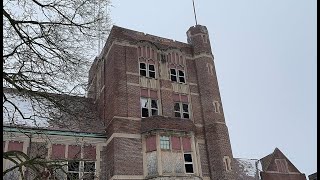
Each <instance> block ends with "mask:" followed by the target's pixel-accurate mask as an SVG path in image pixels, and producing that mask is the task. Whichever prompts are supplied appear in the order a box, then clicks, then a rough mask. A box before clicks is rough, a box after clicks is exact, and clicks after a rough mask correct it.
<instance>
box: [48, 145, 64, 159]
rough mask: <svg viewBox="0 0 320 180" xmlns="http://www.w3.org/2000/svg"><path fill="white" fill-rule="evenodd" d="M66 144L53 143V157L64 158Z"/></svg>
mask: <svg viewBox="0 0 320 180" xmlns="http://www.w3.org/2000/svg"><path fill="white" fill-rule="evenodd" d="M65 149H66V146H65V145H63V144H53V145H52V154H51V159H64V158H65Z"/></svg>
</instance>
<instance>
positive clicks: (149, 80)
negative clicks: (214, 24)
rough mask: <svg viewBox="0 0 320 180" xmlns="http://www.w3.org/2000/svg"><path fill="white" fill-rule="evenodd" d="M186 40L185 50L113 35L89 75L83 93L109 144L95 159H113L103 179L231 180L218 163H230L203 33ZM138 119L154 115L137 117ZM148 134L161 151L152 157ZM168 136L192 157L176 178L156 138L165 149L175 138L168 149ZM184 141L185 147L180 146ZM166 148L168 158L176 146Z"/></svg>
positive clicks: (195, 31) (136, 35) (201, 29)
mask: <svg viewBox="0 0 320 180" xmlns="http://www.w3.org/2000/svg"><path fill="white" fill-rule="evenodd" d="M187 36H188V44H187V43H181V42H177V41H173V40H170V39H165V38H160V37H156V36H152V35H148V34H144V33H140V32H136V31H132V30H128V29H124V28H120V27H116V26H114V27H113V28H112V30H111V33H110V35H109V38H108V40H107V43H106V45H105V47H104V49H103V51H102V52H101V54H100V56H99V57H97V58H96V59H95V61H94V63H93V65H92V67H91V69H90V72H89V91H88V97H90V98H94V99H96V104H97V106H98V109H99V114H100V116H101V117H102V119H103V120H104V123H105V125H106V132H107V137H108V138H109V139H108V141H109V143H108V144H107V147H106V150H105V151H103V152H102V156H105V157H108V158H111V159H112V160H111V162H112V163H110V164H109V163H106V164H107V165H106V166H107V167H106V169H107V177H108V178H111V177H114V178H115V179H117V177H130V176H135V177H142V179H143V178H157V177H164V176H165V177H167V178H169V179H170V177H178V176H179V177H185V178H197V177H201V178H207V179H234V177H233V176H234V175H233V171H232V168H231V170H227V169H226V164H225V162H224V160H223V159H224V157H225V156H228V157H229V158H230V159H232V157H233V156H232V150H231V145H230V140H229V134H228V129H227V126H226V124H225V119H224V115H223V110H222V104H221V98H220V93H219V87H218V82H217V77H216V74H215V69H214V62H213V55H212V53H211V46H210V41H209V37H208V31H207V29H206V27H205V26H200V25H197V26H195V27H191V28H190V29H189V30H188V32H187ZM175 81H177V82H175ZM142 97H143V98H144V99H143V100H140V98H142ZM143 103H144V106H145V110H144V111H145V112H143V111H142V104H143ZM152 103H153V104H152ZM150 104H151V105H150ZM154 104H157V105H156V106H154ZM152 106H154V107H152ZM148 108H149V109H148ZM143 113H147V116H151V115H157V116H152V117H147V118H142V116H144V115H143ZM149 134H154V135H156V136H154V137H157V139H156V141H157V146H161V147H157V148H158V149H157V150H155V151H154V152H156V154H157V155H156V156H154V155H152V154H151V152H150V153H148V152H149V151H151V150H150V148H147V149H146V147H145V146H146V141H147V142H148V143H150V142H149V141H150V139H147V140H146V138H147V137H149ZM161 134H162V135H161ZM171 134H176V135H175V136H177V137H181V139H182V140H183V142H180V143H181V144H182V145H183V146H185V148H186V149H185V150H178V152H179V153H184V154H185V153H187V152H189V151H190V152H191V157H192V160H187V159H185V160H184V161H183V162H182V166H184V168H183V172H182V171H181V170H180V169H179V168H180V165H181V164H179V163H178V164H177V166H179V168H178V169H176V168H173V167H172V169H170V168H169V169H168V167H167V166H166V164H165V162H163V161H164V158H167V157H168V156H171V155H172V154H170V153H168V152H166V151H164V150H163V149H162V148H163V147H162V146H164V145H161V143H162V142H161V143H160V141H161V140H160V139H159V138H160V136H161V137H162V136H163V135H165V136H168V137H169V136H170V137H172V138H171V140H170V141H169V142H168V143H169V144H170V143H174V146H176V145H177V142H175V141H177V139H175V141H174V142H172V139H174V136H172V135H171ZM131 136H132V137H131ZM190 138H191V139H192V141H186V139H190ZM191 139H190V140H191ZM178 140H180V138H178ZM182 140H181V141H182ZM158 141H159V142H158ZM188 142H189V143H191V144H188ZM159 143H160V144H159ZM171 145H172V144H170V148H169V149H172V150H170V152H171V153H173V154H174V153H176V152H175V150H176V148H177V147H175V148H172V147H171ZM187 147H188V148H189V149H187ZM103 153H107V154H105V155H103ZM179 153H178V154H177V156H180V154H179ZM182 155H183V154H182ZM183 156H185V157H184V158H187V156H189V155H183ZM150 158H151V159H150ZM152 158H153V159H152ZM180 160H181V159H180ZM151 161H155V162H153V163H154V164H153V165H154V166H155V167H153V165H152V162H151ZM159 161H161V162H163V163H164V164H161V163H160V162H159ZM150 163H151V164H150ZM183 164H184V165H183ZM188 164H189V165H188ZM190 164H191V165H190ZM231 164H232V162H231ZM152 168H155V169H152ZM101 169H103V167H102V168H101ZM188 169H189V170H188ZM190 169H191V170H190ZM149 171H155V174H152V173H153V172H152V173H151V172H149ZM180 171H181V172H180ZM188 171H190V172H191V173H190V172H188Z"/></svg>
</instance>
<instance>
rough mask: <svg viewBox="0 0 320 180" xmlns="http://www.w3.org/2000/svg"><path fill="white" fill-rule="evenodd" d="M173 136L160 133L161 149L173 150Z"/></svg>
mask: <svg viewBox="0 0 320 180" xmlns="http://www.w3.org/2000/svg"><path fill="white" fill-rule="evenodd" d="M170 137H171V136H162V135H160V138H159V144H160V149H161V150H171V138H170Z"/></svg>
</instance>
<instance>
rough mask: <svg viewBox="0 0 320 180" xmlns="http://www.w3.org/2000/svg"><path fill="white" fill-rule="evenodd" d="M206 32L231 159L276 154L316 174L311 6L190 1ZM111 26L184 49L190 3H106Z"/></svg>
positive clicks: (285, 1)
mask: <svg viewBox="0 0 320 180" xmlns="http://www.w3.org/2000/svg"><path fill="white" fill-rule="evenodd" d="M195 3H196V10H197V17H198V24H201V25H205V26H207V28H208V30H209V35H210V40H211V45H212V49H213V51H214V55H215V64H216V71H217V76H218V80H219V85H220V93H221V96H222V103H223V107H224V112H225V117H226V122H227V125H228V127H229V133H230V139H231V145H232V150H233V154H234V157H241V158H262V157H264V156H266V155H267V154H269V153H271V152H273V150H274V148H275V147H278V148H279V149H280V150H281V151H282V152H283V153H284V154H285V155H286V156H287V157H288V158H289V159H290V160H291V161H292V162H293V164H294V165H296V167H297V168H298V169H299V170H300V171H301V172H303V173H306V176H308V175H309V174H311V173H314V172H316V170H317V162H316V159H317V153H316V149H317V142H316V141H317V138H316V134H317V132H316V131H317V128H316V124H317V120H316V98H317V94H316V70H317V69H316V64H317V61H316V57H317V53H316V46H317V45H316V37H317V34H316V25H317V24H316V4H317V2H316V0H307V1H306V0H280V1H279V0H259V1H257V0H242V1H239V0H229V1H228V0H223V1H204V0H195ZM112 4H113V6H114V7H112V8H111V9H110V10H111V16H112V18H113V22H114V24H115V25H118V26H121V27H125V28H129V29H133V30H137V31H141V32H145V33H148V34H153V35H157V36H161V37H166V38H170V39H175V40H178V41H182V42H186V40H187V37H186V31H187V30H188V28H189V27H190V26H193V25H194V24H195V22H194V17H193V9H192V0H174V1H173V0H161V1H154V0H138V1H129V0H113V2H112Z"/></svg>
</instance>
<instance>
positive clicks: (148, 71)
mask: <svg viewBox="0 0 320 180" xmlns="http://www.w3.org/2000/svg"><path fill="white" fill-rule="evenodd" d="M140 64H145V66H146V68H145V69H141V66H140ZM150 66H153V67H154V70H150ZM141 70H144V71H146V76H143V75H141ZM151 73H154V77H151V76H150V74H151ZM139 75H140V76H143V77H147V78H154V79H156V78H157V73H156V65H155V64H151V63H146V62H139Z"/></svg>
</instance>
